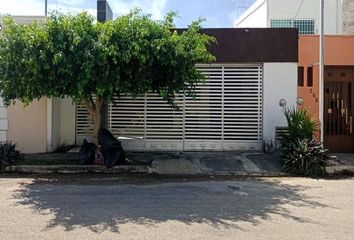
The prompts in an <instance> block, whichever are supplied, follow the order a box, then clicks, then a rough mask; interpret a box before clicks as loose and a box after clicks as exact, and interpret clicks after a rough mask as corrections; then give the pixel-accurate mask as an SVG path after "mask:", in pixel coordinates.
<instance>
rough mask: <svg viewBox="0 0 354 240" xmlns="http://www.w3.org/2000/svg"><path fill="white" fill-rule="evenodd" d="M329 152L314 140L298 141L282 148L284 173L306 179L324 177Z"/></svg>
mask: <svg viewBox="0 0 354 240" xmlns="http://www.w3.org/2000/svg"><path fill="white" fill-rule="evenodd" d="M328 159H329V156H328V150H327V149H324V148H323V146H322V144H321V143H319V142H317V141H316V140H314V139H312V140H309V139H303V140H301V139H296V140H294V141H291V142H288V143H287V145H286V146H284V147H283V148H282V163H283V164H282V168H283V171H285V172H289V173H295V174H298V175H301V176H305V177H319V176H324V175H325V173H326V171H325V166H326V161H327V160H328Z"/></svg>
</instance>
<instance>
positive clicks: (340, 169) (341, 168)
mask: <svg viewBox="0 0 354 240" xmlns="http://www.w3.org/2000/svg"><path fill="white" fill-rule="evenodd" d="M326 172H327V173H328V174H330V175H340V174H353V175H354V165H334V166H326Z"/></svg>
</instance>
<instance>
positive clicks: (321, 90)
mask: <svg viewBox="0 0 354 240" xmlns="http://www.w3.org/2000/svg"><path fill="white" fill-rule="evenodd" d="M323 15H324V0H320V39H319V40H320V44H319V45H320V49H319V53H320V54H319V57H320V59H319V100H320V101H319V104H320V106H319V109H320V111H319V115H320V116H319V117H320V141H321V143H323V131H324V47H323V43H324V42H323V39H324V36H323V35H324V16H323Z"/></svg>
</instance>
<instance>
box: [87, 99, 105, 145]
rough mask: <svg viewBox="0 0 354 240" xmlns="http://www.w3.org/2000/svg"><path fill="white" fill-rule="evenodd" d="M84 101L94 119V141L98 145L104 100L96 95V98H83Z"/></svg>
mask: <svg viewBox="0 0 354 240" xmlns="http://www.w3.org/2000/svg"><path fill="white" fill-rule="evenodd" d="M83 103H84V105H85V107H86V109H87V111H88V112H89V113H90V115H91V117H92V120H93V136H92V142H93V143H95V144H96V145H98V132H99V131H100V129H101V127H102V123H103V122H102V105H103V100H102V99H101V98H100V97H96V99H95V100H94V99H92V98H91V99H89V100H83Z"/></svg>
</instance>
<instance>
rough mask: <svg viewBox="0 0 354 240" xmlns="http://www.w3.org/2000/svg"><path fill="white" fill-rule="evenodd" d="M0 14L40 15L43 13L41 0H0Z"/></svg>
mask: <svg viewBox="0 0 354 240" xmlns="http://www.w3.org/2000/svg"><path fill="white" fill-rule="evenodd" d="M0 14H11V15H24V16H30V15H32V16H40V15H44V1H42V0H10V1H8V0H0Z"/></svg>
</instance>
